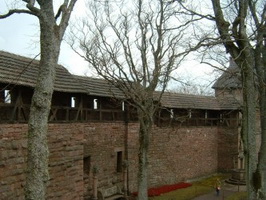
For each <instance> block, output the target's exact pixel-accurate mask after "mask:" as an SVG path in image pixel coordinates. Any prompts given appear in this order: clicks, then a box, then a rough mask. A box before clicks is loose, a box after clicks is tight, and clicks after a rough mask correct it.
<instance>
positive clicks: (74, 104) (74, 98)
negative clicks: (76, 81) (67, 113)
mask: <svg viewBox="0 0 266 200" xmlns="http://www.w3.org/2000/svg"><path fill="white" fill-rule="evenodd" d="M75 107H76V97H71V108H75Z"/></svg>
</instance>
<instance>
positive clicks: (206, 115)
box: [205, 110, 208, 119]
mask: <svg viewBox="0 0 266 200" xmlns="http://www.w3.org/2000/svg"><path fill="white" fill-rule="evenodd" d="M205 119H208V111H207V110H205Z"/></svg>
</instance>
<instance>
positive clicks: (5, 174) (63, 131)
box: [0, 124, 83, 200]
mask: <svg viewBox="0 0 266 200" xmlns="http://www.w3.org/2000/svg"><path fill="white" fill-rule="evenodd" d="M73 130H75V131H73ZM26 132H27V125H25V124H8V125H3V124H1V125H0V194H1V195H0V199H1V200H7V199H16V200H20V199H24V196H23V186H24V185H25V174H24V171H25V170H26V158H25V155H26V153H27V151H26V148H27V140H26ZM48 137H49V149H50V164H49V172H50V178H51V180H50V182H49V185H48V189H47V199H56V200H58V199H64V200H73V199H82V198H83V129H82V126H79V124H51V125H49V136H48Z"/></svg>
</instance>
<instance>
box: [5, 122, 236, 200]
mask: <svg viewBox="0 0 266 200" xmlns="http://www.w3.org/2000/svg"><path fill="white" fill-rule="evenodd" d="M218 130H219V131H218ZM26 131H27V125H22V124H10V125H0V193H1V196H0V199H1V200H2V199H3V200H6V199H24V197H23V185H24V180H25V175H24V173H23V172H24V170H25V166H26V165H25V157H24V155H25V154H26V134H25V133H26ZM234 132H235V130H233V129H232V130H231V129H226V130H223V129H222V128H217V127H189V128H186V127H184V128H180V127H176V128H174V129H173V128H159V127H154V131H153V133H152V135H151V137H150V139H151V143H150V155H149V187H154V186H159V185H164V184H171V183H177V182H179V181H183V180H187V179H190V178H196V177H200V176H205V175H209V174H211V173H215V172H217V167H218V166H219V169H220V168H225V167H230V165H229V164H226V163H229V161H230V159H229V158H226V157H228V154H230V153H231V151H232V148H233V144H234V143H235V142H236V141H235V140H234V138H235V136H234ZM126 133H127V141H128V157H129V168H128V172H129V175H128V176H129V189H130V191H131V192H133V191H136V189H137V169H138V125H137V124H136V123H129V125H128V131H126V126H125V124H124V123H123V122H114V123H86V124H85V123H82V124H75V123H73V124H50V126H49V147H50V164H49V166H50V176H51V181H50V183H49V187H48V191H47V198H48V199H64V200H65V199H66V200H68V199H69V200H72V199H83V194H85V197H89V196H90V195H91V194H92V193H91V192H92V191H91V190H92V168H93V167H94V166H96V167H97V168H98V170H99V172H98V179H99V188H110V187H112V186H114V185H117V184H118V185H120V187H121V188H122V185H123V174H122V173H121V172H116V161H117V157H116V155H117V152H118V151H123V154H124V153H125V149H124V144H125V138H126ZM83 144H84V146H83ZM231 147H232V148H231ZM124 155H125V154H124ZM84 157H90V159H89V160H90V163H89V168H86V169H84V170H83V158H84ZM217 158H218V160H217ZM86 170H87V171H86ZM83 180H84V181H83Z"/></svg>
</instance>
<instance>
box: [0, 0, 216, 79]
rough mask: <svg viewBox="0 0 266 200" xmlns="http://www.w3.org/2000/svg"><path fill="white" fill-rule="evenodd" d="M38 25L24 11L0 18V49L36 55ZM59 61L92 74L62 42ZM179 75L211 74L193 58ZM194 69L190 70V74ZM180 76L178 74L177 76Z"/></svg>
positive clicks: (2, 2) (2, 0) (79, 7)
mask: <svg viewBox="0 0 266 200" xmlns="http://www.w3.org/2000/svg"><path fill="white" fill-rule="evenodd" d="M6 2H8V3H10V2H11V1H10V0H8V1H7V0H0V13H1V14H3V13H5V12H6V11H7V7H6ZM58 2H59V1H58ZM84 8H85V4H84V1H77V4H76V7H75V9H74V15H72V20H73V18H75V16H79V15H81V14H82V13H84ZM38 30H39V26H38V19H37V18H36V17H34V16H31V15H27V14H15V15H12V16H11V17H9V18H6V19H1V20H0V50H3V51H7V52H11V53H15V54H18V55H22V56H26V57H31V58H33V57H35V55H37V54H38V53H39V31H38ZM59 64H62V65H63V66H64V67H66V68H67V69H68V70H69V71H70V72H71V73H74V74H79V75H84V74H87V75H91V74H90V73H89V72H90V69H89V68H88V66H87V63H86V62H85V61H84V60H83V59H82V58H80V57H79V56H78V55H76V54H75V53H74V52H73V51H72V50H71V49H70V47H69V46H68V45H67V44H66V43H65V42H63V44H62V46H61V52H60V58H59ZM178 71H179V72H178V74H180V73H181V74H182V76H183V77H184V79H187V78H189V79H190V80H194V79H197V81H198V82H207V80H210V79H211V77H209V76H208V75H206V73H208V74H211V71H212V69H211V68H210V67H206V66H202V65H199V64H198V63H197V62H196V61H190V62H187V63H184V64H183V65H182V66H181V67H180V69H178ZM192 72H193V73H192ZM178 76H179V77H181V75H178Z"/></svg>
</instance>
